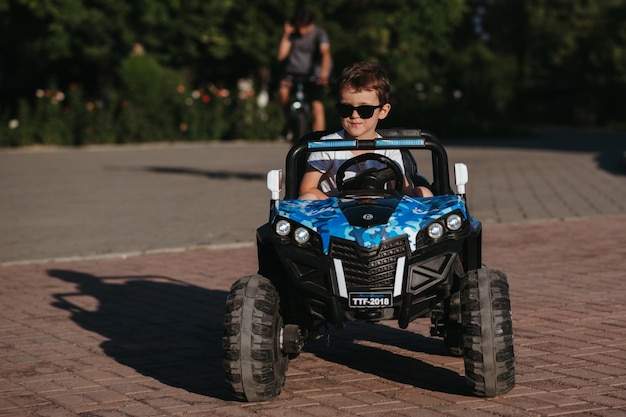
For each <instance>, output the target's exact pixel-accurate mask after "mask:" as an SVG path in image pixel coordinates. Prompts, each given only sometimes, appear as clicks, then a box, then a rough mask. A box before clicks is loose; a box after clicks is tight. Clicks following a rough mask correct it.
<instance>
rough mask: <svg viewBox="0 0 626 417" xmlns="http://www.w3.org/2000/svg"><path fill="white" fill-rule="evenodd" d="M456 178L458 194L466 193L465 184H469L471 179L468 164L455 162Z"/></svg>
mask: <svg viewBox="0 0 626 417" xmlns="http://www.w3.org/2000/svg"><path fill="white" fill-rule="evenodd" d="M454 178H455V182H456V192H457V194H459V195H465V184H467V182H468V179H469V175H468V172H467V165H465V164H463V163H456V164H454Z"/></svg>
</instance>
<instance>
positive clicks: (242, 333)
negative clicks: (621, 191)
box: [222, 275, 289, 401]
mask: <svg viewBox="0 0 626 417" xmlns="http://www.w3.org/2000/svg"><path fill="white" fill-rule="evenodd" d="M279 305H280V299H279V295H278V291H276V288H275V287H274V285H273V284H272V283H271V282H270V280H268V279H267V278H265V277H263V276H261V275H251V276H247V277H244V278H241V279H239V280H237V281H236V282H235V283H234V284H233V285H232V287H231V289H230V294H229V295H228V298H227V300H226V315H225V316H224V336H223V338H222V347H223V352H224V360H223V362H224V372H225V373H226V384H227V385H228V387H229V388H230V390H231V391H232V393H233V394H234V396H235V397H237V398H238V399H240V400H243V401H265V400H269V399H271V398H274V397H276V396H278V395H279V394H280V392H281V391H282V388H283V385H284V384H285V374H286V372H287V365H288V364H289V358H288V357H287V355H285V354H284V353H283V352H282V350H281V346H280V341H281V337H282V332H283V319H282V317H281V315H280V311H279Z"/></svg>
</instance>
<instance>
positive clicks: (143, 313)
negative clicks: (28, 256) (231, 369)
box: [47, 269, 232, 400]
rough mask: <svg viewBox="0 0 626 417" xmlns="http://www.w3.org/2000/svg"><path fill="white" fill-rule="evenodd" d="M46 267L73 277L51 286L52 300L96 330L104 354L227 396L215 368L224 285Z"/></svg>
mask: <svg viewBox="0 0 626 417" xmlns="http://www.w3.org/2000/svg"><path fill="white" fill-rule="evenodd" d="M47 272H48V275H49V276H51V277H54V278H58V279H60V280H63V281H65V282H69V283H73V284H75V285H76V291H75V292H72V293H64V294H55V295H54V298H55V299H56V300H55V301H54V302H53V306H55V307H57V308H61V309H64V310H67V311H69V312H70V313H71V315H72V316H71V318H72V320H74V321H75V322H76V323H77V324H79V325H80V326H81V327H82V328H84V329H86V330H89V331H91V332H96V333H98V334H100V335H102V336H104V337H105V338H106V339H107V340H106V341H104V342H102V343H101V345H100V346H101V348H102V350H103V352H104V353H105V354H106V355H108V356H110V357H112V358H114V359H115V360H116V361H117V362H119V363H120V364H123V365H126V366H128V367H130V368H133V369H135V370H136V371H137V372H139V373H141V374H143V375H146V376H150V377H153V378H155V379H156V380H158V381H160V382H162V383H164V384H166V385H169V386H173V387H178V388H182V389H185V390H187V391H190V392H194V393H197V394H201V395H208V396H211V397H214V398H219V399H225V400H228V399H232V398H231V396H230V393H229V392H228V390H227V389H226V386H225V384H224V375H223V371H222V347H221V338H222V332H223V317H224V308H225V305H226V295H227V294H226V292H225V291H215V290H207V289H205V288H201V287H198V286H194V285H190V284H187V283H185V282H182V281H179V280H176V279H173V278H169V277H162V276H112V277H111V276H109V277H106V276H105V277H99V276H94V275H91V274H86V273H82V272H78V271H71V270H59V269H51V270H48V271H47ZM94 299H95V300H96V301H97V303H96V304H94V303H93V300H94ZM89 300H91V302H90V303H86V301H89ZM94 305H95V307H94Z"/></svg>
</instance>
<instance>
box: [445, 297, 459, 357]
mask: <svg viewBox="0 0 626 417" xmlns="http://www.w3.org/2000/svg"><path fill="white" fill-rule="evenodd" d="M444 311H445V312H446V326H445V330H444V334H443V343H444V344H445V345H446V348H448V351H449V352H450V354H451V355H452V356H458V357H461V356H463V325H462V324H461V294H460V293H459V292H458V291H457V292H454V293H452V295H450V298H449V299H448V300H446V306H445V308H444Z"/></svg>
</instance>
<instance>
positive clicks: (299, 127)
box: [291, 110, 311, 143]
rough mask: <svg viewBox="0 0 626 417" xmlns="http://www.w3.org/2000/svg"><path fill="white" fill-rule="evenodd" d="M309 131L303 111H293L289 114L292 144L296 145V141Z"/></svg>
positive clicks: (307, 119)
mask: <svg viewBox="0 0 626 417" xmlns="http://www.w3.org/2000/svg"><path fill="white" fill-rule="evenodd" d="M310 131H311V126H310V124H309V116H308V114H307V113H306V112H305V111H304V110H298V111H294V112H292V114H291V132H292V133H293V138H292V142H293V143H298V140H300V138H301V137H302V136H304V135H305V134H306V133H308V132H310Z"/></svg>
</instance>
